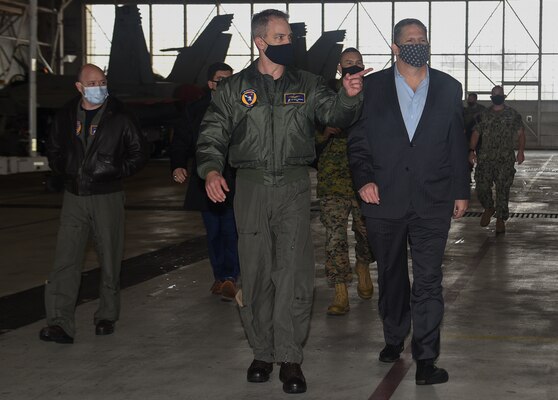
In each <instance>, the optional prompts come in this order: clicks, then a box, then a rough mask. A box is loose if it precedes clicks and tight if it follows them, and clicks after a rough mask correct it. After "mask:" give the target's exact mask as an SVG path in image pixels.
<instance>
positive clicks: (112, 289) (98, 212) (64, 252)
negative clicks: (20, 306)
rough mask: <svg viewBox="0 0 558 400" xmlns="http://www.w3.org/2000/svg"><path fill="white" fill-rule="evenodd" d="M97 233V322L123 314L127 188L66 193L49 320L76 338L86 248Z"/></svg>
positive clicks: (49, 297) (47, 292)
mask: <svg viewBox="0 0 558 400" xmlns="http://www.w3.org/2000/svg"><path fill="white" fill-rule="evenodd" d="M90 232H92V233H93V239H94V243H95V248H96V251H97V257H98V260H99V264H100V268H101V279H100V284H99V307H98V309H97V312H96V313H95V316H94V322H95V323H97V322H98V321H100V320H109V321H116V320H118V316H119V313H120V266H121V263H122V256H123V252H124V192H116V193H109V194H101V195H92V196H76V195H74V194H71V193H69V192H67V191H66V192H64V202H63V204H62V212H61V216H60V228H59V231H58V239H57V244H56V256H55V261H54V269H53V271H52V272H51V274H50V276H49V280H48V281H47V282H46V286H45V307H46V314H47V324H48V325H49V326H51V325H59V326H61V327H62V329H64V330H65V331H66V333H67V334H68V335H70V336H72V337H73V336H75V330H76V329H75V322H74V311H75V306H76V301H77V297H78V292H79V287H80V283H81V272H82V269H83V259H84V255H85V249H86V247H87V242H88V240H89V234H90Z"/></svg>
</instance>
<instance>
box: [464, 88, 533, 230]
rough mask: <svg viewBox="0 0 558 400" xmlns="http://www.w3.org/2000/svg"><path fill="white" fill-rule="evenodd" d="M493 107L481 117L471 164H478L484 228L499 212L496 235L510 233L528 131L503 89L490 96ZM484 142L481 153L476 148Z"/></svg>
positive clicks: (475, 134)
mask: <svg viewBox="0 0 558 400" xmlns="http://www.w3.org/2000/svg"><path fill="white" fill-rule="evenodd" d="M490 98H491V100H492V103H493V105H492V106H491V107H490V108H489V109H488V110H486V111H485V112H484V113H482V114H481V116H480V121H479V122H478V123H477V124H476V125H475V128H474V130H473V135H472V136H471V142H470V146H469V162H471V163H475V162H476V164H477V168H476V170H475V182H476V184H477V196H478V198H479V201H480V203H481V205H482V206H483V207H484V212H483V214H482V216H481V221H480V225H481V226H487V225H488V224H489V223H490V219H491V218H492V215H494V212H496V233H503V232H505V230H506V226H505V221H506V220H507V219H508V217H509V209H508V201H509V197H510V188H511V185H512V183H513V177H514V175H515V168H514V164H515V161H517V163H518V164H521V163H522V162H523V161H524V160H525V155H524V150H525V129H524V127H523V122H522V120H521V115H520V114H519V113H518V112H517V111H515V110H514V109H513V108H511V107H508V106H507V105H506V104H504V100H505V98H506V96H505V95H504V89H503V88H502V87H501V86H494V88H493V89H492V96H491V97H490ZM515 134H517V135H518V138H519V144H518V151H517V156H516V154H515V152H514V139H515V138H514V135H515ZM479 138H481V139H482V146H481V149H480V152H479V154H478V155H477V154H476V150H475V149H476V146H477V143H478V141H479ZM493 184H495V186H496V203H494V200H493V198H492V185H493Z"/></svg>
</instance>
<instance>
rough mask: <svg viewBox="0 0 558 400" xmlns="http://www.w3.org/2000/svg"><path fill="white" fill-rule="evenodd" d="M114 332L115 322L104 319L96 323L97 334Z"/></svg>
mask: <svg viewBox="0 0 558 400" xmlns="http://www.w3.org/2000/svg"><path fill="white" fill-rule="evenodd" d="M113 332H114V322H112V321H108V320H106V319H102V320H100V321H99V322H97V325H95V335H110V334H111V333H113Z"/></svg>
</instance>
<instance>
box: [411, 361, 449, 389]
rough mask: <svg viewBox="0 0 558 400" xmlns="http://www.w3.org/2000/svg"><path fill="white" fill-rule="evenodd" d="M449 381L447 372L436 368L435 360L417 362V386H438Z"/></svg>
mask: <svg viewBox="0 0 558 400" xmlns="http://www.w3.org/2000/svg"><path fill="white" fill-rule="evenodd" d="M448 380H449V375H448V373H447V371H446V370H445V369H443V368H438V367H436V366H435V365H434V360H433V359H428V360H417V373H416V375H415V381H416V383H417V385H436V384H438V383H446V382H447V381H448Z"/></svg>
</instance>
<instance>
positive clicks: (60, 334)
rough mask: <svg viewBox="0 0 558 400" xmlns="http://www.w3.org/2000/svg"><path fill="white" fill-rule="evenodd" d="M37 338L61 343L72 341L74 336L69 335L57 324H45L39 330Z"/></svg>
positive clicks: (70, 342)
mask: <svg viewBox="0 0 558 400" xmlns="http://www.w3.org/2000/svg"><path fill="white" fill-rule="evenodd" d="M39 339H41V340H44V341H45V342H56V343H63V344H72V343H74V338H73V337H71V336H70V335H68V334H67V333H66V331H64V329H62V327H60V326H58V325H52V326H46V327H44V328H43V329H41V331H40V332H39Z"/></svg>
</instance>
